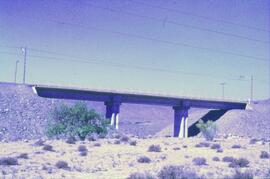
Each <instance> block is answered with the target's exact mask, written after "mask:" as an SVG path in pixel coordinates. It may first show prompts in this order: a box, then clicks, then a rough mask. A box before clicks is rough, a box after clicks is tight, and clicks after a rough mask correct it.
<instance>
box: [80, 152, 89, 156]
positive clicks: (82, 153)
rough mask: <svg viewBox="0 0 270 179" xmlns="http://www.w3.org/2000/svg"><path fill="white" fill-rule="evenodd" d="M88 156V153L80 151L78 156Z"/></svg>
mask: <svg viewBox="0 0 270 179" xmlns="http://www.w3.org/2000/svg"><path fill="white" fill-rule="evenodd" d="M87 154H88V151H82V152H80V156H82V157H84V156H87Z"/></svg>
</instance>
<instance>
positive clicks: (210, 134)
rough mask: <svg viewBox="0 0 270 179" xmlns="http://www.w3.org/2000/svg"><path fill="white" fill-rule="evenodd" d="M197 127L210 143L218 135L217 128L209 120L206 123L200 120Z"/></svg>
mask: <svg viewBox="0 0 270 179" xmlns="http://www.w3.org/2000/svg"><path fill="white" fill-rule="evenodd" d="M196 127H198V128H199V129H200V131H201V133H202V135H203V136H204V138H205V139H206V140H208V141H212V140H213V139H214V138H215V137H216V135H217V131H218V129H217V126H216V124H215V123H214V122H213V121H211V120H208V121H207V122H206V123H204V122H203V120H201V119H200V120H199V122H198V124H196Z"/></svg>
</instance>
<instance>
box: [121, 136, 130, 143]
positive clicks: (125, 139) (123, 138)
mask: <svg viewBox="0 0 270 179" xmlns="http://www.w3.org/2000/svg"><path fill="white" fill-rule="evenodd" d="M120 141H121V142H128V141H129V138H128V136H122V137H121V138H120Z"/></svg>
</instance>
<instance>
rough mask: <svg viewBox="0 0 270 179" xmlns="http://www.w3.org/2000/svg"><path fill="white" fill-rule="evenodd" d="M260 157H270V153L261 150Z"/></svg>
mask: <svg viewBox="0 0 270 179" xmlns="http://www.w3.org/2000/svg"><path fill="white" fill-rule="evenodd" d="M260 158H261V159H268V158H270V155H269V153H268V152H266V151H261V155H260Z"/></svg>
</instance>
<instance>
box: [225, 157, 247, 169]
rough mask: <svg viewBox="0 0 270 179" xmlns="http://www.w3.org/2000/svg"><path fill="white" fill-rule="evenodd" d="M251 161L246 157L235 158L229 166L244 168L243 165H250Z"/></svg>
mask: <svg viewBox="0 0 270 179" xmlns="http://www.w3.org/2000/svg"><path fill="white" fill-rule="evenodd" d="M248 164H249V161H248V160H247V159H245V158H239V159H235V160H233V161H232V162H231V163H230V164H229V167H231V168H243V167H248Z"/></svg>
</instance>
